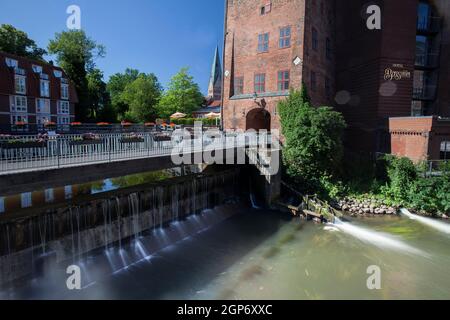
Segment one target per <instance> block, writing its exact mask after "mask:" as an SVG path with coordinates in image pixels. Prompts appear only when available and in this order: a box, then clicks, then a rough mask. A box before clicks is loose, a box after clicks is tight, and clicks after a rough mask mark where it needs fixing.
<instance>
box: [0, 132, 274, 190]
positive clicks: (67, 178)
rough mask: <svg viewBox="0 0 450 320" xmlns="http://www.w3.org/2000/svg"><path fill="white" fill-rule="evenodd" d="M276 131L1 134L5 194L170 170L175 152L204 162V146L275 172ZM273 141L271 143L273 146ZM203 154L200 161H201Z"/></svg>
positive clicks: (223, 160)
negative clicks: (244, 157) (272, 157)
mask: <svg viewBox="0 0 450 320" xmlns="http://www.w3.org/2000/svg"><path fill="white" fill-rule="evenodd" d="M271 140H272V136H271V135H270V134H267V133H265V134H264V133H262V134H256V133H253V134H244V133H242V134H236V133H227V132H223V131H219V130H216V131H212V132H208V131H207V132H201V131H200V132H195V134H193V133H190V132H187V131H185V132H184V134H180V132H178V134H173V132H156V131H155V132H141V133H110V134H75V135H61V136H54V137H48V136H39V135H33V136H20V137H3V138H1V139H0V195H12V194H18V193H22V192H30V191H35V190H42V189H46V188H53V187H61V186H65V185H70V184H82V183H87V182H91V181H97V180H102V179H105V178H114V177H119V176H124V175H130V174H135V173H140V172H147V171H155V170H162V169H168V168H173V167H176V166H178V165H177V164H174V162H173V159H172V155H173V154H174V148H177V150H179V151H176V152H175V153H176V154H179V153H181V154H183V156H184V157H185V156H186V155H187V156H188V158H189V159H190V160H191V162H188V164H189V163H191V164H201V163H207V164H212V163H209V162H205V160H204V158H203V156H204V154H205V151H208V152H210V153H211V152H213V151H212V150H214V152H213V153H215V154H217V153H220V154H221V156H220V159H217V157H216V159H215V160H216V161H217V163H219V164H235V163H236V162H235V160H236V157H237V155H238V154H239V152H241V154H242V152H244V154H246V155H247V158H248V159H249V160H250V161H251V163H252V164H255V165H256V166H257V167H258V169H259V170H260V171H261V172H262V173H263V174H264V175H266V176H268V181H269V176H270V175H271V174H270V173H269V170H268V169H267V168H268V167H269V166H270V159H268V156H267V154H269V158H270V151H268V150H269V149H271V148H272V141H271ZM269 146H270V148H268V147H269ZM199 159H200V161H201V162H200V163H199V162H198V161H199Z"/></svg>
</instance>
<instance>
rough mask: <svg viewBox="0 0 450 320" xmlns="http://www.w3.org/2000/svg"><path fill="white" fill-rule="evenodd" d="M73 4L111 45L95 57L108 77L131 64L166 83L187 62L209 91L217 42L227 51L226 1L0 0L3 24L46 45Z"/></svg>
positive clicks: (94, 33) (85, 25)
mask: <svg viewBox="0 0 450 320" xmlns="http://www.w3.org/2000/svg"><path fill="white" fill-rule="evenodd" d="M72 4H75V5H78V6H79V7H80V8H81V15H82V16H81V24H82V29H83V30H85V31H86V33H87V34H88V35H89V36H90V37H92V38H93V39H94V40H96V41H97V42H98V43H101V44H103V45H105V46H106V57H105V58H103V59H99V60H97V61H96V63H97V66H98V67H99V68H100V69H101V70H103V71H104V73H105V80H108V78H109V76H110V75H112V74H114V73H116V72H122V71H124V70H125V68H127V67H132V68H136V69H139V70H140V71H141V72H153V73H155V74H156V75H157V76H158V78H159V80H160V81H161V83H162V84H163V85H164V86H166V85H167V82H168V81H169V80H170V77H171V76H172V75H173V74H175V73H176V72H177V71H178V70H179V69H180V68H181V67H184V66H188V67H190V72H191V74H192V75H193V76H194V78H195V81H196V82H197V83H198V84H199V85H200V88H201V89H202V91H203V92H204V93H206V90H207V85H208V79H209V73H210V70H211V64H212V59H213V55H214V49H215V47H216V45H219V47H220V50H221V52H222V42H223V41H222V38H223V15H224V1H223V0H193V1H186V0H126V1H125V0H121V1H118V0H109V1H108V0H73V1H66V0H38V1H36V0H14V1H13V0H0V8H1V9H0V24H3V23H7V24H12V25H14V26H15V27H16V28H18V29H21V30H23V31H25V32H26V33H28V35H29V37H30V38H32V39H34V40H35V41H36V43H37V44H38V45H39V46H40V47H44V48H46V47H47V44H48V41H49V39H52V38H53V37H54V34H55V33H56V32H60V31H63V30H67V27H66V20H67V18H68V14H66V9H67V7H68V6H69V5H72ZM48 58H50V57H48ZM50 59H51V58H50Z"/></svg>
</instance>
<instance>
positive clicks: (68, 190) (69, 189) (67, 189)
mask: <svg viewBox="0 0 450 320" xmlns="http://www.w3.org/2000/svg"><path fill="white" fill-rule="evenodd" d="M64 194H65V198H66V200H67V199H72V186H65V187H64Z"/></svg>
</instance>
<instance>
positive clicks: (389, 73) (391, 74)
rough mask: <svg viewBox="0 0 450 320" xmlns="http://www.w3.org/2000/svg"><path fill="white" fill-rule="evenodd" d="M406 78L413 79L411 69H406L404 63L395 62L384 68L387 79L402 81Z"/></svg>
mask: <svg viewBox="0 0 450 320" xmlns="http://www.w3.org/2000/svg"><path fill="white" fill-rule="evenodd" d="M404 79H411V71H409V70H406V69H405V67H404V66H403V64H393V65H392V67H389V68H386V69H385V70H384V80H386V81H400V80H404Z"/></svg>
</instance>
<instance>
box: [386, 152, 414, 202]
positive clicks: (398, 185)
mask: <svg viewBox="0 0 450 320" xmlns="http://www.w3.org/2000/svg"><path fill="white" fill-rule="evenodd" d="M385 159H386V164H387V167H386V171H387V177H388V183H389V184H388V187H387V188H383V191H384V193H385V195H387V196H388V197H391V198H392V199H394V200H395V201H398V202H400V203H403V202H406V201H407V200H408V188H409V187H410V186H412V185H413V184H414V182H416V180H417V178H418V174H417V169H416V167H415V166H414V163H413V162H412V161H411V160H410V159H408V158H398V157H395V156H386V158H385Z"/></svg>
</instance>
